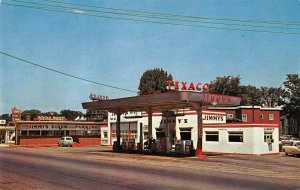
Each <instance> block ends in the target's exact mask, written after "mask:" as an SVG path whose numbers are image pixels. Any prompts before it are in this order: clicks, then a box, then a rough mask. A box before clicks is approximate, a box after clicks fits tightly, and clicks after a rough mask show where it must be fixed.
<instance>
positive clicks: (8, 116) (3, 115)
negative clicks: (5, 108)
mask: <svg viewBox="0 0 300 190" xmlns="http://www.w3.org/2000/svg"><path fill="white" fill-rule="evenodd" d="M0 119H1V120H5V121H6V123H8V122H9V121H12V118H11V116H10V114H8V113H6V114H2V115H1V116H0Z"/></svg>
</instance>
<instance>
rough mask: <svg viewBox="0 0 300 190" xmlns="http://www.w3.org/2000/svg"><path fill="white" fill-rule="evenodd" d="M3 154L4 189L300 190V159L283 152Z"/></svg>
mask: <svg viewBox="0 0 300 190" xmlns="http://www.w3.org/2000/svg"><path fill="white" fill-rule="evenodd" d="M0 153H1V155H2V156H1V158H0V164H1V166H2V167H1V171H0V173H1V175H0V189H1V188H2V189H10V188H11V187H13V188H11V189H22V188H21V187H23V186H25V187H27V188H40V187H43V185H44V186H45V187H47V188H46V189H57V188H58V187H60V188H65V189H74V188H79V189H87V188H89V189H99V188H103V189H109V188H110V189H111V188H113V189H145V188H146V189H157V188H162V189H164V188H168V189H170V188H171V189H172V188H174V189H182V188H188V189H199V187H201V188H202V187H203V188H213V189H224V188H225V189H241V188H242V189H297V187H300V170H299V168H300V166H299V163H300V158H296V157H293V156H285V155H284V153H281V154H279V155H269V156H245V155H214V156H208V157H207V158H205V159H202V158H196V157H170V156H157V155H144V154H128V153H115V152H112V151H111V147H105V146H92V147H31V148H29V147H14V148H1V149H0ZM4 170H5V171H4ZM40 176H41V177H40ZM58 177H64V180H62V179H60V180H58ZM8 179H14V180H13V181H9V180H8ZM149 179H151V181H149ZM28 180H29V181H28ZM186 182H188V183H186ZM12 184H13V186H12ZM42 184H43V185H42ZM57 185H59V186H57ZM96 187H97V188H96ZM44 189H45V188H44Z"/></svg>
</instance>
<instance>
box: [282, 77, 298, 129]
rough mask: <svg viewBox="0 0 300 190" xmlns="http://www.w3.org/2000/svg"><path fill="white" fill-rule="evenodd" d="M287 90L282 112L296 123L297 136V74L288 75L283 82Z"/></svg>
mask: <svg viewBox="0 0 300 190" xmlns="http://www.w3.org/2000/svg"><path fill="white" fill-rule="evenodd" d="M283 84H284V86H285V88H286V90H287V100H286V103H285V105H284V107H283V110H284V112H285V114H286V115H287V117H288V118H292V119H295V120H296V121H297V125H298V126H297V127H298V128H297V130H298V131H297V134H298V135H299V128H300V78H299V75H298V74H288V75H287V78H286V80H285V81H284V82H283Z"/></svg>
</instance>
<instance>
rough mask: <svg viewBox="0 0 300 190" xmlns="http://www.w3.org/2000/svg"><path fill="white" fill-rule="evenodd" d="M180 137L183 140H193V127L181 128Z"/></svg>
mask: <svg viewBox="0 0 300 190" xmlns="http://www.w3.org/2000/svg"><path fill="white" fill-rule="evenodd" d="M180 139H181V140H191V128H181V129H180Z"/></svg>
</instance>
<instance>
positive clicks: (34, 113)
mask: <svg viewBox="0 0 300 190" xmlns="http://www.w3.org/2000/svg"><path fill="white" fill-rule="evenodd" d="M41 113H42V112H41V111H40V110H36V109H31V110H25V111H23V112H22V114H21V119H22V120H25V119H26V115H27V114H30V120H33V119H34V118H37V117H38V116H40V115H41Z"/></svg>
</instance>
